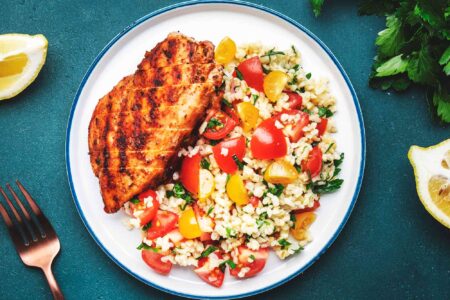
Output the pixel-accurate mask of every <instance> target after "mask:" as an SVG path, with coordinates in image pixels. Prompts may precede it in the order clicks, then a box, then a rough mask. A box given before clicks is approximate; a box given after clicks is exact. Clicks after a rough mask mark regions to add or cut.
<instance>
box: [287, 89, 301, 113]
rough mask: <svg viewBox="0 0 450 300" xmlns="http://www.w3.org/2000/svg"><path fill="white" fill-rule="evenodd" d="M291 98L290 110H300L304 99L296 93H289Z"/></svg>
mask: <svg viewBox="0 0 450 300" xmlns="http://www.w3.org/2000/svg"><path fill="white" fill-rule="evenodd" d="M287 94H288V96H289V108H291V109H300V108H301V107H302V102H303V98H302V96H301V95H299V94H297V93H295V92H287Z"/></svg>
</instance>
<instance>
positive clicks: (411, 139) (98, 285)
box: [0, 0, 450, 300]
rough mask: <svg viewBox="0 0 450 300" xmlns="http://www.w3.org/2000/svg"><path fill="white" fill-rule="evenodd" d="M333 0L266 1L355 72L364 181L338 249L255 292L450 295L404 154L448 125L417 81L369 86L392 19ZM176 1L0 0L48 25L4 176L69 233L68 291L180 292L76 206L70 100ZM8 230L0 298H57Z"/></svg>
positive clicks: (12, 127) (4, 14)
mask: <svg viewBox="0 0 450 300" xmlns="http://www.w3.org/2000/svg"><path fill="white" fill-rule="evenodd" d="M325 2H326V5H325V8H324V12H323V15H322V16H321V17H319V18H318V19H316V18H314V16H313V15H312V12H311V9H310V6H309V3H308V1H306V0H299V1H289V0H285V1H269V0H261V1H258V2H257V3H258V4H262V5H264V6H267V7H270V8H273V9H275V10H277V11H279V12H281V13H283V14H285V15H287V16H289V17H291V18H293V19H295V20H297V21H298V22H300V23H301V24H303V25H305V26H306V27H307V28H309V29H310V30H311V31H312V32H313V33H315V34H316V35H317V36H318V37H319V38H320V39H322V40H323V41H324V42H325V43H326V44H327V45H328V46H329V48H330V49H331V50H332V51H333V52H334V54H335V55H336V56H337V58H338V59H339V61H340V62H341V63H342V65H343V67H344V69H345V70H346V71H347V73H348V75H349V77H350V79H351V81H352V82H353V85H354V87H355V89H356V92H357V94H358V97H359V100H360V103H361V107H362V111H363V115H364V121H365V128H366V133H367V163H366V171H365V176H364V182H363V186H362V190H361V193H360V195H359V199H358V202H357V203H356V206H355V209H354V211H353V213H352V215H351V217H350V219H349V221H348V223H347V225H346V226H345V227H344V230H343V231H342V233H341V234H340V236H339V237H338V239H337V240H336V241H335V242H334V244H333V245H332V246H331V248H330V249H329V250H328V251H327V252H326V253H325V254H324V255H323V256H322V257H321V258H320V259H319V260H318V261H317V262H316V263H315V264H314V265H313V266H312V267H310V268H309V269H308V270H306V271H305V272H304V273H303V274H302V275H299V276H298V277H296V278H295V279H293V280H291V281H290V282H288V283H286V284H284V285H282V286H280V287H278V288H276V289H274V290H271V291H269V292H266V293H264V294H262V295H259V296H256V297H254V298H255V299H296V298H303V299H361V298H374V299H375V298H376V299H380V298H389V299H395V298H397V299H398V298H427V299H428V298H430V299H431V298H435V299H449V298H450V288H449V287H450V231H449V230H448V229H446V228H445V227H443V226H442V225H440V224H439V223H438V222H437V221H435V220H434V219H433V218H432V217H431V216H430V215H428V213H427V212H426V211H425V209H424V208H423V207H422V205H421V203H420V202H419V199H418V197H417V194H416V190H415V184H414V177H413V172H412V168H411V166H410V164H409V162H408V159H407V151H408V149H409V147H410V145H413V144H418V145H422V146H428V145H432V144H436V143H438V142H440V141H442V140H444V139H446V138H448V137H449V127H445V126H442V125H441V124H439V122H437V121H436V120H435V119H433V117H432V108H430V106H429V105H428V103H427V102H426V101H424V93H423V91H422V90H420V89H415V88H414V89H410V90H409V91H407V92H406V93H403V94H395V93H384V92H381V91H378V90H372V89H370V88H369V87H368V84H367V78H368V75H369V73H370V66H371V63H372V58H373V56H374V55H375V47H374V45H373V42H374V39H375V37H376V34H377V32H378V31H379V30H381V29H382V28H383V26H384V20H383V18H379V17H360V16H358V15H357V1H350V0H348V1H325ZM174 3H176V1H159V0H158V1H152V0H147V1H143V0H139V1H110V2H107V1H92V0H78V1H29V0H15V1H2V4H1V9H0V33H9V32H20V33H30V34H37V33H43V34H44V35H45V36H46V37H47V38H48V40H49V52H48V57H47V62H46V64H45V66H44V68H43V69H42V71H41V73H40V75H39V77H38V78H37V80H36V81H35V82H34V83H33V84H32V85H31V86H30V87H29V88H28V89H27V90H26V91H25V92H23V93H22V94H20V95H19V96H17V97H16V98H15V99H14V100H12V101H3V102H2V103H0V183H1V184H3V185H4V184H5V183H6V182H12V181H13V180H15V179H16V178H19V179H21V180H22V181H23V182H24V183H25V184H26V186H27V187H28V189H29V190H30V191H31V193H32V194H33V195H34V196H35V198H36V199H37V200H38V202H39V203H40V205H41V206H42V209H43V210H44V212H45V213H46V214H47V216H48V218H49V219H50V220H51V222H52V223H53V225H54V227H55V229H56V231H57V232H58V235H59V237H60V240H61V244H62V251H61V252H60V254H59V256H58V257H57V259H56V261H55V264H54V272H55V274H56V277H57V279H58V280H59V283H60V285H61V288H62V289H63V291H64V293H65V295H66V297H67V298H68V299H143V298H152V299H173V298H175V297H174V296H171V295H169V294H165V293H163V292H160V291H158V290H156V289H154V288H151V287H148V286H146V285H145V284H143V283H141V282H139V281H138V280H136V279H134V278H133V277H131V276H130V275H128V274H127V273H126V272H124V271H123V270H122V269H121V268H120V267H118V266H117V265H116V264H115V263H114V262H112V261H111V260H110V259H109V258H108V257H107V256H106V255H105V254H104V253H103V252H102V251H101V250H100V248H99V247H98V246H97V245H96V243H95V242H94V240H93V239H92V238H91V236H90V235H89V233H88V232H87V230H86V229H85V227H84V225H83V223H82V221H81V219H80V217H79V215H78V213H77V211H76V209H75V205H74V203H73V200H72V196H71V193H70V190H69V186H68V181H67V175H66V166H65V154H64V143H65V133H66V126H67V120H68V116H69V111H70V107H71V105H72V101H73V98H74V96H75V93H76V91H77V88H78V86H79V84H80V82H81V79H82V77H83V75H84V73H85V72H86V71H87V69H88V67H89V65H90V64H91V62H92V61H93V60H94V58H95V57H96V55H97V54H98V52H99V51H100V50H101V49H102V48H103V47H104V46H105V45H106V44H107V43H108V42H109V40H111V39H112V38H113V37H114V36H115V35H116V34H118V33H119V32H120V31H121V30H122V29H123V28H125V27H126V26H127V25H129V24H130V23H132V22H133V21H134V20H136V19H138V18H140V17H142V16H144V15H146V14H148V13H150V12H153V11H155V10H156V9H159V8H162V7H164V6H167V5H170V4H174ZM182 29H183V27H182V25H180V30H182ZM243 30H244V29H243ZM230 35H233V33H232V32H230ZM0 237H1V242H0V278H1V279H0V299H36V300H37V299H50V298H51V294H50V292H49V289H48V287H47V283H46V281H45V279H44V276H43V275H42V274H41V272H40V271H38V270H36V269H30V268H26V267H25V266H24V265H23V264H22V262H21V261H20V259H19V258H18V256H17V255H16V253H15V251H14V248H13V245H12V243H11V241H10V239H9V236H8V234H7V230H6V227H5V226H3V224H1V225H0Z"/></svg>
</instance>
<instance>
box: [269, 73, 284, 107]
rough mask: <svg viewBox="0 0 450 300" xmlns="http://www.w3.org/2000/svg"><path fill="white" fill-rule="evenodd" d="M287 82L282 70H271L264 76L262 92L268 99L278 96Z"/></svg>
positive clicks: (272, 99) (273, 100) (275, 99)
mask: <svg viewBox="0 0 450 300" xmlns="http://www.w3.org/2000/svg"><path fill="white" fill-rule="evenodd" d="M287 82H288V76H287V75H286V74H285V73H284V72H282V71H272V72H270V73H269V74H267V76H266V77H265V78H264V93H265V94H266V96H267V98H269V100H270V101H272V102H275V101H277V100H278V98H280V96H281V93H282V92H283V90H284V87H285V86H286V84H287Z"/></svg>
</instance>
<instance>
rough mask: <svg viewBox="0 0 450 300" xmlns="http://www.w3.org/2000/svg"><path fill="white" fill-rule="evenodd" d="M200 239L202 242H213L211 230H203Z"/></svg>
mask: <svg viewBox="0 0 450 300" xmlns="http://www.w3.org/2000/svg"><path fill="white" fill-rule="evenodd" d="M200 241H202V242H211V241H212V238H211V232H202V235H201V236H200Z"/></svg>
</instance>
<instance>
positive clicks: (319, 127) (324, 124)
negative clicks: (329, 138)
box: [316, 119, 328, 137]
mask: <svg viewBox="0 0 450 300" xmlns="http://www.w3.org/2000/svg"><path fill="white" fill-rule="evenodd" d="M327 125H328V119H320V123H317V127H316V128H317V130H318V131H319V137H321V136H322V135H323V134H324V133H325V131H326V130H327Z"/></svg>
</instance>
